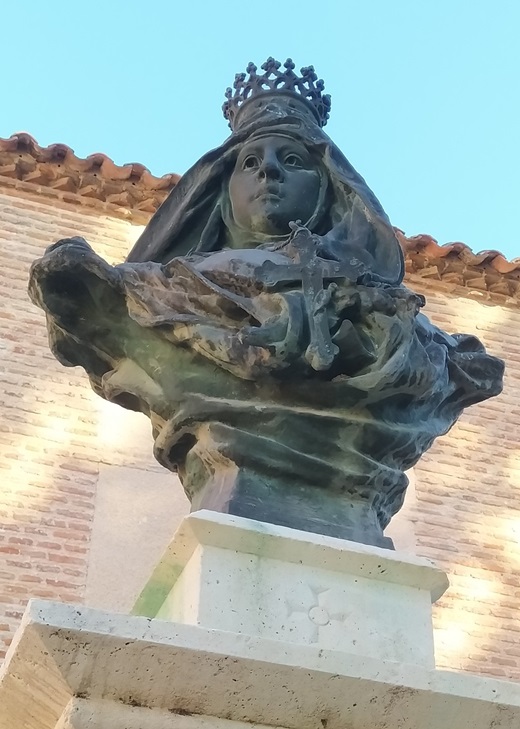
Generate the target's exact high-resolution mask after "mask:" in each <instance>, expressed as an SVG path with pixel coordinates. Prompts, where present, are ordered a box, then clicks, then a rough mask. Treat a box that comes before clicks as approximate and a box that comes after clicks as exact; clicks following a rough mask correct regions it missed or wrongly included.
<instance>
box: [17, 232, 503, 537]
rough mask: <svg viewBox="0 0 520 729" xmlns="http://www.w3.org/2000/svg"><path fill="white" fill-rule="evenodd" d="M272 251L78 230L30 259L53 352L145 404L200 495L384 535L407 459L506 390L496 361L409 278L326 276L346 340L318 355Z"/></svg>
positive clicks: (174, 466)
mask: <svg viewBox="0 0 520 729" xmlns="http://www.w3.org/2000/svg"><path fill="white" fill-rule="evenodd" d="M265 260H269V262H270V264H271V265H274V266H275V267H276V266H277V265H279V266H282V265H284V264H285V263H286V262H287V261H286V257H285V256H284V255H283V253H280V252H266V251H233V252H228V251H220V252H217V253H214V254H208V253H205V254H196V255H192V256H185V257H179V258H175V259H173V260H172V261H171V262H170V263H168V264H167V265H160V264H158V263H125V264H121V265H119V266H110V265H108V264H107V263H106V262H105V261H103V260H102V259H101V258H100V257H99V256H97V255H96V254H95V253H94V252H93V251H92V249H91V248H90V247H89V246H88V244H86V243H85V241H83V240H82V239H71V240H69V241H64V242H60V243H58V244H56V245H54V246H52V247H51V248H50V249H49V250H48V251H47V253H46V254H45V256H44V257H43V258H42V259H40V260H39V261H37V262H35V264H34V266H33V269H32V274H31V284H30V292H31V295H32V298H33V300H34V301H35V303H37V304H38V305H40V306H41V307H42V308H44V310H45V311H46V313H47V318H48V327H49V332H50V342H51V347H52V350H53V352H54V354H55V355H56V356H57V358H58V359H59V360H60V361H61V362H62V363H63V364H65V365H69V366H74V365H81V366H82V367H84V368H85V370H86V371H87V373H88V375H89V377H90V381H91V383H92V386H93V388H94V389H95V391H96V392H97V393H99V394H100V395H102V396H103V397H105V398H107V399H109V400H113V401H115V402H118V403H119V404H121V405H123V406H125V407H128V408H132V409H136V410H141V411H142V412H144V413H146V414H147V415H148V416H149V417H150V419H151V422H152V427H153V435H154V440H155V449H154V453H155V456H156V458H157V459H158V461H159V462H160V463H161V464H163V465H164V466H166V467H167V468H169V469H170V470H172V471H175V472H178V473H179V475H180V478H181V480H182V482H183V485H184V488H185V490H186V493H187V495H188V497H189V498H190V500H191V501H192V505H193V508H198V507H200V506H209V507H210V508H212V507H213V506H214V504H215V500H217V501H218V500H219V498H220V499H221V500H222V499H224V500H226V499H227V503H228V506H229V510H234V513H239V514H242V515H246V516H253V517H256V518H258V519H263V520H266V521H273V520H274V521H275V522H276V523H282V524H284V523H285V524H287V525H289V526H298V527H299V528H304V529H306V528H307V529H310V530H315V531H322V532H323V533H329V534H332V535H334V536H341V537H346V538H349V539H354V540H356V541H366V542H369V543H375V544H381V545H385V546H388V544H387V542H386V541H385V538H384V537H383V536H382V530H383V529H384V528H385V526H386V525H387V524H388V522H389V520H390V518H391V516H392V515H393V514H395V513H396V512H397V511H398V509H399V508H400V506H401V505H402V501H403V497H404V492H405V490H406V486H407V478H406V475H405V474H404V471H405V470H406V469H408V468H410V467H411V466H413V465H414V464H415V463H416V461H417V460H418V459H419V457H420V456H421V455H422V453H424V452H425V451H426V450H427V449H428V448H429V447H430V446H431V444H432V442H433V440H434V439H435V438H436V437H437V436H439V435H442V434H444V433H446V432H447V431H448V430H449V428H450V427H451V426H452V425H453V423H454V422H455V421H456V419H457V418H458V417H459V415H460V413H461V411H462V409H463V408H464V407H466V406H468V405H471V404H473V403H476V402H479V401H480V400H483V399H485V398H488V397H491V396H492V395H496V394H498V392H499V391H500V389H501V378H502V372H503V365H502V362H501V361H500V360H498V359H496V358H494V357H491V356H490V355H488V354H486V352H485V350H484V348H483V346H482V344H481V343H480V342H479V341H478V340H477V339H476V338H475V337H472V336H466V335H453V336H450V335H448V334H446V333H444V332H442V331H441V330H439V329H438V328H437V327H435V326H433V325H432V324H431V323H430V322H429V321H428V319H427V318H426V317H425V316H424V315H422V314H421V313H420V308H421V306H422V304H423V300H422V297H419V296H417V295H416V294H414V293H412V292H410V291H409V290H408V289H406V288H405V287H403V286H400V285H397V286H392V285H389V284H382V283H378V284H374V282H371V281H370V280H367V281H365V282H362V281H361V282H359V281H358V282H356V283H354V282H351V281H348V280H347V279H345V280H338V281H336V282H335V283H334V285H333V286H332V285H331V284H330V282H328V281H327V280H324V286H325V287H327V286H328V287H329V288H330V291H331V294H330V296H329V298H328V300H327V301H326V303H325V304H324V306H325V308H326V315H327V317H328V319H327V321H328V329H329V331H330V333H331V337H332V338H333V340H334V347H335V351H336V352H337V354H336V356H335V358H334V362H333V364H332V365H331V367H330V368H329V369H327V370H326V371H315V370H314V369H313V368H312V366H311V365H310V364H309V362H308V361H307V360H306V359H305V352H306V349H307V347H308V345H309V336H310V332H309V326H308V312H307V311H306V307H307V302H306V301H305V296H304V293H303V291H302V285H301V281H300V282H299V281H292V282H291V281H285V282H282V283H280V284H279V285H274V286H271V287H266V286H265V285H264V283H263V280H262V276H261V275H260V274H261V272H262V271H263V263H264V262H265ZM237 478H238V480H239V481H240V479H241V481H240V483H241V484H242V486H241V496H240V499H239V500H237V499H235V501H240V506H237V505H236V504H235V506H234V507H232V502H233V498H234V496H233V494H232V493H231V491H232V489H230V486H229V484H230V483H232V482H233V483H236V482H237ZM317 492H318V493H319V494H320V496H319V497H318V502H319V503H317V501H316V493H317ZM289 494H292V501H291V503H289V500H288V495H289ZM295 494H297V498H296V502H297V511H298V513H299V515H298V519H297V523H295V517H294V513H293V512H294V503H295V501H294V500H295V496H294V495H295ZM219 495H220V496H219ZM320 499H321V501H320ZM273 502H276V504H275V506H273ZM291 504H292V505H291ZM272 508H276V510H277V514H275V515H274V516H273V514H272V513H271V512H270V509H272ZM268 517H269V518H268ZM316 520H317V521H318V523H319V528H316Z"/></svg>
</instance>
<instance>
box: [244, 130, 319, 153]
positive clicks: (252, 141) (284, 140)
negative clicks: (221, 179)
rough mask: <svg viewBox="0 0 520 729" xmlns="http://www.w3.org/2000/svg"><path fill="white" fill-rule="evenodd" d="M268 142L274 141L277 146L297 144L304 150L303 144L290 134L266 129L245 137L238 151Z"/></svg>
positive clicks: (261, 145) (264, 144)
mask: <svg viewBox="0 0 520 729" xmlns="http://www.w3.org/2000/svg"><path fill="white" fill-rule="evenodd" d="M269 142H275V143H277V144H278V145H279V146H284V145H291V146H297V147H300V148H301V149H302V150H306V149H307V148H306V146H305V144H304V143H303V142H302V141H300V140H299V139H296V138H295V137H293V136H292V135H290V134H283V133H282V132H273V131H268V132H265V133H263V134H255V135H254V136H251V137H249V138H248V139H246V140H245V141H244V142H243V143H242V145H241V147H240V151H242V150H244V149H246V148H247V149H252V148H255V147H257V148H263V147H265V146H266V144H268V143H269Z"/></svg>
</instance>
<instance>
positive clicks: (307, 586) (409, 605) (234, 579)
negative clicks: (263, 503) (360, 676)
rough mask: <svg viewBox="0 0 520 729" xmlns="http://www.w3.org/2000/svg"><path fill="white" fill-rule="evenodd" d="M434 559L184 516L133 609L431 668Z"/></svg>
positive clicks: (436, 592) (441, 583) (235, 520)
mask: <svg viewBox="0 0 520 729" xmlns="http://www.w3.org/2000/svg"><path fill="white" fill-rule="evenodd" d="M447 585H448V582H447V579H446V575H445V574H444V573H443V572H442V571H441V570H439V569H437V568H436V567H434V566H433V565H432V564H431V563H430V562H428V561H426V560H423V559H419V558H416V557H410V556H408V555H407V556H404V555H399V554H397V553H395V552H390V551H389V550H387V549H382V548H379V547H372V546H366V545H362V544H358V543H355V542H348V541H344V540H340V539H335V538H333V537H326V536H323V535H320V534H311V533H309V532H302V531H297V530H294V529H288V528H286V527H281V526H277V525H273V524H266V523H263V522H257V521H252V520H250V519H243V518H240V517H236V516H231V515H229V514H220V513H216V512H212V511H199V512H195V513H193V514H190V516H188V517H187V518H186V519H185V520H184V522H183V524H182V525H181V527H180V529H179V531H178V532H177V534H176V535H175V537H174V539H173V541H172V543H171V545H170V547H169V548H168V550H167V552H166V554H165V555H164V557H163V559H162V561H161V563H160V564H159V565H158V568H157V569H156V571H155V573H154V575H153V576H152V579H151V580H150V582H149V584H148V586H147V587H146V588H145V590H144V592H143V594H142V595H141V598H140V600H139V602H138V604H137V606H136V609H135V612H138V613H141V614H146V615H148V616H149V617H157V618H159V619H161V620H168V621H174V622H176V623H186V624H190V625H199V626H203V627H205V628H212V629H217V630H224V631H231V632H235V633H240V634H246V635H250V636H256V637H262V638H269V639H276V640H280V641H283V642H285V643H298V644H303V645H309V646H315V647H317V648H323V649H328V650H340V651H344V652H347V653H349V654H351V655H358V656H368V657H371V658H374V659H382V660H385V661H396V662H399V663H407V664H415V665H421V666H425V667H433V666H434V653H433V630H432V617H431V613H432V611H431V604H432V601H435V600H436V599H438V598H439V597H440V596H441V595H442V593H443V592H444V591H445V589H446V587H447Z"/></svg>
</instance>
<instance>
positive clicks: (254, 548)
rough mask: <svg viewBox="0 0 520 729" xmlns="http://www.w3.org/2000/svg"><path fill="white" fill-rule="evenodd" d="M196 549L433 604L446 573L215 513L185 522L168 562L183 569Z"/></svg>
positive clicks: (383, 552)
mask: <svg viewBox="0 0 520 729" xmlns="http://www.w3.org/2000/svg"><path fill="white" fill-rule="evenodd" d="M199 545H201V546H211V547H218V548H220V549H229V550H233V551H237V552H242V553H246V554H252V555H256V556H258V557H264V558H267V559H278V560H282V561H286V562H291V563H294V564H305V565H308V566H312V567H316V568H322V569H329V570H333V571H336V572H342V573H346V574H352V575H355V576H359V577H365V578H368V579H373V580H379V581H381V582H390V583H395V584H400V585H407V586H409V587H415V588H418V589H422V590H429V591H430V593H431V596H432V601H433V602H434V601H435V600H438V599H439V597H440V596H441V595H442V594H444V592H445V591H446V589H447V588H448V586H449V582H448V578H447V576H446V574H445V572H443V571H442V570H441V569H440V568H438V567H436V566H435V565H434V564H433V563H432V562H430V561H429V560H427V559H424V558H422V557H417V556H415V555H410V554H404V553H402V552H393V551H391V550H388V549H383V548H382V547H375V546H372V545H366V544H360V543H358V542H350V541H347V540H344V539H337V538H336V537H329V536H325V535H323V534H315V533H312V532H304V531H300V530H297V529H291V528H289V527H284V526H279V525H276V524H268V523H266V522H261V521H255V520H253V519H247V518H244V517H240V516H234V515H231V514H223V513H220V512H216V511H209V510H200V511H195V512H192V513H191V514H189V515H188V516H187V517H185V519H184V521H183V522H182V523H181V525H180V527H179V529H178V531H177V533H176V534H175V536H174V538H173V541H172V543H171V545H170V550H169V551H170V558H173V559H175V558H177V559H178V560H180V561H181V562H183V563H185V562H186V561H187V560H188V559H189V557H190V556H191V554H192V553H193V551H194V550H195V548H196V547H197V546H199Z"/></svg>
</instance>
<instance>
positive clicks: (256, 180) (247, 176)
mask: <svg viewBox="0 0 520 729" xmlns="http://www.w3.org/2000/svg"><path fill="white" fill-rule="evenodd" d="M320 184H321V179H320V175H319V172H318V171H317V169H316V166H315V164H314V162H313V160H312V158H311V156H310V154H309V152H308V151H307V150H306V148H305V147H304V146H303V144H300V143H299V142H296V141H295V140H293V139H289V138H287V137H282V136H275V135H273V136H271V137H261V138H259V139H255V140H251V141H250V142H246V144H244V146H243V147H242V149H241V151H240V154H239V155H238V159H237V162H236V165H235V169H234V170H233V174H232V175H231V179H230V181H229V196H230V200H231V208H232V211H233V218H234V220H235V222H236V223H237V224H238V225H239V226H240V227H241V228H243V229H245V230H250V231H252V232H259V233H265V234H267V235H283V234H284V233H288V232H289V223H290V222H291V221H292V220H301V221H302V223H306V222H307V221H308V220H309V219H310V218H311V217H312V215H313V214H314V212H315V210H316V207H317V204H318V199H319V194H320Z"/></svg>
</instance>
